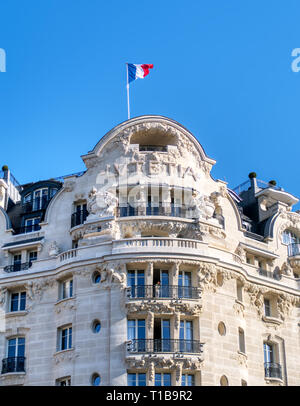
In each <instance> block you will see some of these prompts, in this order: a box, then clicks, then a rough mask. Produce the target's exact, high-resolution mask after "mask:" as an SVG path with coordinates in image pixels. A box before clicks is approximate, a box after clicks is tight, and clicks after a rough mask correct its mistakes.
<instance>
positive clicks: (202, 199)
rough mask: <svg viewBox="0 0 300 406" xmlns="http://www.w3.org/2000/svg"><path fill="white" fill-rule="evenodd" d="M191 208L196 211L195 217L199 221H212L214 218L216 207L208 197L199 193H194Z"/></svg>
mask: <svg viewBox="0 0 300 406" xmlns="http://www.w3.org/2000/svg"><path fill="white" fill-rule="evenodd" d="M191 207H192V208H193V210H194V216H195V218H197V219H201V218H202V219H203V218H204V219H206V220H208V219H210V218H212V216H213V214H214V211H215V205H214V204H213V202H212V201H211V200H210V198H209V197H208V196H204V195H201V194H200V193H199V192H198V193H194V194H193V196H192V199H191Z"/></svg>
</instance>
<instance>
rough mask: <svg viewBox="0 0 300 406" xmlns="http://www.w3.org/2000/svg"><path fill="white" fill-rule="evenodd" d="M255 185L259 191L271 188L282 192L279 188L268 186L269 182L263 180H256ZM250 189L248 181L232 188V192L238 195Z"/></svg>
mask: <svg viewBox="0 0 300 406" xmlns="http://www.w3.org/2000/svg"><path fill="white" fill-rule="evenodd" d="M256 184H257V186H258V187H259V188H260V189H267V188H272V189H275V190H283V189H282V188H281V187H278V186H275V185H272V184H270V183H269V182H265V181H264V180H261V179H256ZM250 188H251V181H250V179H248V180H246V181H245V182H243V183H241V184H240V185H238V186H236V187H235V188H232V190H233V191H234V192H235V193H237V194H238V195H240V194H241V193H242V192H245V191H246V190H249V189H250Z"/></svg>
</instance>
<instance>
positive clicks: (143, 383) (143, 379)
mask: <svg viewBox="0 0 300 406" xmlns="http://www.w3.org/2000/svg"><path fill="white" fill-rule="evenodd" d="M138 380H139V385H138V386H146V374H138Z"/></svg>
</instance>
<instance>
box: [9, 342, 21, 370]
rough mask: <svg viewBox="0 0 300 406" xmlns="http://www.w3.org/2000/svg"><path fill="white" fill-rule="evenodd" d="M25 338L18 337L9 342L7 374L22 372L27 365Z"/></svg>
mask: <svg viewBox="0 0 300 406" xmlns="http://www.w3.org/2000/svg"><path fill="white" fill-rule="evenodd" d="M24 357H25V338H24V337H16V338H11V339H9V340H8V341H7V372H22V371H24V364H25V360H24Z"/></svg>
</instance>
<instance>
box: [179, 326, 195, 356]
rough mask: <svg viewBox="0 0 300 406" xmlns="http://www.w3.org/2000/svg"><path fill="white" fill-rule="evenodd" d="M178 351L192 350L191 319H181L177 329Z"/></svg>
mask: <svg viewBox="0 0 300 406" xmlns="http://www.w3.org/2000/svg"><path fill="white" fill-rule="evenodd" d="M179 340H180V352H194V351H193V322H192V321H191V320H181V321H180V330H179Z"/></svg>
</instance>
